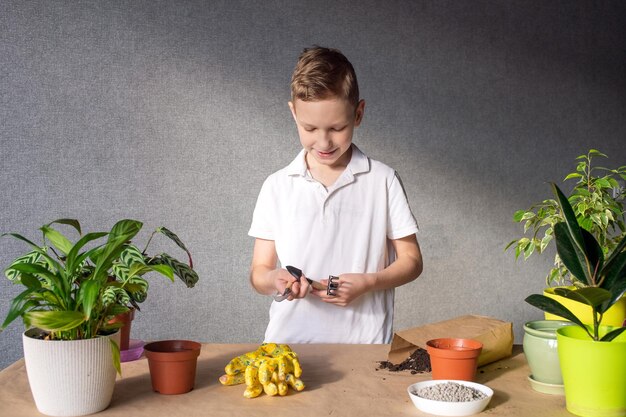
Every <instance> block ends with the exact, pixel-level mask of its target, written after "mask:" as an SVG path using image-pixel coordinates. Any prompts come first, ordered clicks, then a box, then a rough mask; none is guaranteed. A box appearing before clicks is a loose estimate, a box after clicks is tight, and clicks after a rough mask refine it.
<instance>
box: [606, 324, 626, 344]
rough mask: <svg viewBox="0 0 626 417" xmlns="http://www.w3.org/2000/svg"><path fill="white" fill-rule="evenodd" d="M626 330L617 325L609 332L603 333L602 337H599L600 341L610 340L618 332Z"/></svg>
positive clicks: (617, 334) (618, 333)
mask: <svg viewBox="0 0 626 417" xmlns="http://www.w3.org/2000/svg"><path fill="white" fill-rule="evenodd" d="M625 330H626V327H619V328H617V329H615V330H612V331H610V332H609V333H607V334H605V335H604V336H603V337H602V339H600V341H601V342H610V341H612V340H613V339H615V338H616V337H617V336H619V335H620V334H622V333H623V332H624V331H625Z"/></svg>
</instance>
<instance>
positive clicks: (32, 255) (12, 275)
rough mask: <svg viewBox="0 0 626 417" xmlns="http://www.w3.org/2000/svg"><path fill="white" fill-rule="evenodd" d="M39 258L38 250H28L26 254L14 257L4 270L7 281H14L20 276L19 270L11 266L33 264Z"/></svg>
mask: <svg viewBox="0 0 626 417" xmlns="http://www.w3.org/2000/svg"><path fill="white" fill-rule="evenodd" d="M40 258H41V254H40V253H39V251H30V252H28V253H27V254H26V255H23V256H20V257H19V258H16V259H15V260H14V261H13V262H12V263H11V265H9V267H8V268H7V269H5V271H4V275H5V276H6V277H7V278H8V279H9V281H13V282H15V280H16V279H17V278H19V276H20V272H19V271H17V270H16V269H14V268H13V266H14V265H16V264H35V263H37V262H38V261H39V259H40Z"/></svg>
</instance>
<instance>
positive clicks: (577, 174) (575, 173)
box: [563, 172, 583, 181]
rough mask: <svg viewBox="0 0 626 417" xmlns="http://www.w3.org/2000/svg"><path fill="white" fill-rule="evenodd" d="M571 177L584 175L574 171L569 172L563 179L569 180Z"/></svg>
mask: <svg viewBox="0 0 626 417" xmlns="http://www.w3.org/2000/svg"><path fill="white" fill-rule="evenodd" d="M571 178H583V176H582V175H581V174H579V173H577V172H572V173H571V174H569V175H568V176H567V177H565V178H564V179H563V181H566V180H569V179H571Z"/></svg>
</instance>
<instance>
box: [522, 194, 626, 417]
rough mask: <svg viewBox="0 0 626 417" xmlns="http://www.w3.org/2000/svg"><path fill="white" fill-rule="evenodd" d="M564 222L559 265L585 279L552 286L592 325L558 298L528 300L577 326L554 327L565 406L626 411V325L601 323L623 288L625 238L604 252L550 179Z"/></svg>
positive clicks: (589, 412) (590, 412)
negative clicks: (582, 309) (587, 314)
mask: <svg viewBox="0 0 626 417" xmlns="http://www.w3.org/2000/svg"><path fill="white" fill-rule="evenodd" d="M552 187H553V191H554V194H555V196H556V198H557V201H558V204H559V207H560V208H561V210H562V213H563V218H564V221H562V222H558V223H556V224H555V225H554V237H555V241H556V248H557V252H558V254H559V257H560V259H561V261H562V262H563V265H564V266H565V268H567V270H568V271H569V273H570V274H572V275H573V276H574V277H576V279H577V280H579V281H580V282H582V283H584V286H580V287H577V288H574V289H571V288H565V287H563V288H556V289H555V292H556V293H557V294H559V295H561V296H563V297H565V298H568V299H572V300H575V301H577V302H579V303H583V304H586V305H587V306H588V307H589V308H590V309H591V311H592V314H593V317H592V318H593V322H592V324H585V323H583V321H582V320H581V319H580V318H579V317H577V316H576V315H575V314H574V313H572V312H571V311H570V310H569V309H568V308H567V307H565V306H564V305H563V304H561V303H560V302H558V301H556V300H554V299H553V298H550V297H548V296H545V295H541V294H533V295H530V296H529V297H527V298H526V302H528V303H529V304H531V305H533V306H535V307H538V308H540V309H541V310H543V311H545V312H548V313H551V314H554V315H556V316H559V317H563V318H565V319H567V320H570V321H571V322H573V323H574V324H575V325H576V326H566V327H563V328H560V329H558V330H557V346H558V353H559V360H560V362H561V371H562V374H563V383H564V387H565V401H566V406H567V409H568V411H570V412H571V413H573V414H577V415H581V416H590V417H594V416H614V415H624V410H626V396H624V392H626V337H625V336H626V334H624V331H625V330H626V327H611V326H606V325H603V318H604V314H605V313H606V312H607V310H609V308H611V307H612V306H613V305H614V304H615V303H616V302H618V300H619V299H620V298H621V297H622V296H623V295H624V292H625V291H626V250H625V248H626V237H625V238H622V239H621V240H620V241H619V242H618V243H617V244H616V246H615V247H614V249H613V250H612V251H610V252H608V253H606V254H605V253H604V251H603V250H602V247H601V245H600V243H599V242H598V241H597V240H596V239H595V237H594V236H593V235H592V234H591V233H590V232H589V231H587V230H586V229H585V228H583V227H582V226H581V225H580V224H579V222H578V221H577V219H576V215H575V212H574V210H573V208H572V205H571V204H570V202H569V201H568V199H567V198H566V197H565V195H564V194H563V193H562V191H561V190H560V189H559V188H558V187H557V186H556V185H555V184H552Z"/></svg>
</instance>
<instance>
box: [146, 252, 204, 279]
mask: <svg viewBox="0 0 626 417" xmlns="http://www.w3.org/2000/svg"><path fill="white" fill-rule="evenodd" d="M151 264H153V265H158V264H162V265H167V266H169V267H170V268H172V270H173V271H174V274H175V275H176V276H177V277H178V278H180V279H181V280H182V281H183V282H184V283H185V285H187V287H188V288H192V287H193V286H194V285H196V283H197V282H198V274H197V273H196V271H194V270H193V269H191V268H190V267H189V265H187V264H184V263H182V262H180V261H178V260H177V259H174V258H172V257H171V256H169V255H168V254H166V253H162V254H161V255H159V256H157V257H156V258H154V259H153V260H152V262H151Z"/></svg>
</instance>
